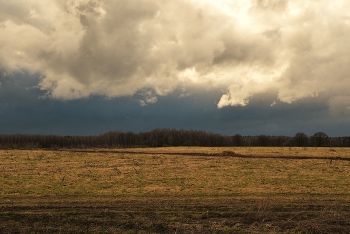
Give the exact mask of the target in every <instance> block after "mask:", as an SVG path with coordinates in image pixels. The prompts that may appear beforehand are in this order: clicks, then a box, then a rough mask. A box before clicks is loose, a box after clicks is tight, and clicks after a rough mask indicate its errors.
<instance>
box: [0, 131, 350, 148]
mask: <svg viewBox="0 0 350 234" xmlns="http://www.w3.org/2000/svg"><path fill="white" fill-rule="evenodd" d="M166 146H212V147H216V146H249V147H252V146H266V147H267V146H275V147H294V146H297V147H315V146H316V147H350V136H348V137H329V136H328V135H327V134H326V133H324V132H317V133H315V134H313V135H312V136H307V135H306V134H305V133H302V132H298V133H297V134H295V136H269V135H257V136H242V135H240V134H236V135H233V136H225V135H221V134H216V133H210V132H209V133H208V132H204V131H195V130H175V129H155V130H153V131H150V132H140V133H133V132H118V131H116V132H107V133H105V134H101V135H98V136H58V135H33V134H31V135H30V134H14V135H0V148H1V149H35V148H48V149H52V148H57V149H59V148H116V147H119V148H130V147H166Z"/></svg>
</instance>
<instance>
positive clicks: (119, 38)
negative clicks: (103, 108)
mask: <svg viewBox="0 0 350 234" xmlns="http://www.w3.org/2000/svg"><path fill="white" fill-rule="evenodd" d="M349 7H350V2H348V1H346V0H337V1H332V2H329V1H326V0H321V1H319V0H308V1H301V0H264V1H261V0H250V1H249V0H234V1H233V0H231V1H230V0H229V1H226V0H218V1H209V0H205V1H199V0H179V1H162V0H142V1H141V0H130V1H122V0H104V1H103V0H80V1H73V0H56V1H36V0H17V1H3V2H0V35H1V37H0V69H1V70H2V72H5V73H9V72H13V71H16V70H22V69H25V70H28V71H31V72H39V73H41V74H42V79H41V82H40V84H39V87H40V88H41V89H42V90H44V91H46V92H47V95H48V96H51V97H53V98H58V99H65V100H70V99H77V98H83V97H88V96H90V95H103V96H106V97H110V98H113V97H118V96H125V95H133V94H135V93H136V92H137V91H142V90H152V95H151V96H145V98H144V99H142V100H141V101H142V103H144V104H145V105H146V104H148V103H154V102H156V101H157V96H158V95H167V94H168V93H170V92H172V91H173V90H174V89H175V88H176V87H179V86H182V87H190V86H193V85H200V86H201V87H204V86H205V87H206V89H207V90H209V89H210V88H217V87H221V88H223V89H224V92H223V96H222V97H221V99H220V101H219V102H218V107H219V108H221V107H224V106H228V105H247V104H248V103H249V99H250V98H252V97H253V96H254V95H255V94H258V93H264V92H268V91H269V90H271V89H274V90H277V92H278V98H279V101H282V102H287V103H291V102H294V101H296V100H299V99H302V98H305V97H310V96H317V95H319V94H320V93H326V94H327V95H329V98H330V99H329V105H330V110H331V111H333V109H332V108H333V107H334V106H336V107H337V109H339V108H345V109H346V106H343V105H339V104H336V103H339V101H337V100H339V98H338V97H343V96H347V93H348V89H349V86H350V79H349V78H348V76H349V75H348V74H350V68H349V66H348V64H350V57H349V56H348V54H349V52H350V44H349V43H348V39H349V38H350V13H349V12H348V9H349ZM142 103H141V105H142ZM333 112H334V111H333ZM339 113H341V112H339Z"/></svg>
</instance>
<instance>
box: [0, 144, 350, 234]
mask: <svg viewBox="0 0 350 234" xmlns="http://www.w3.org/2000/svg"><path fill="white" fill-rule="evenodd" d="M0 162H1V164H0V165H1V166H0V188H1V190H0V232H1V233H350V186H349V184H350V149H348V148H288V147H287V148H271V147H265V148H255V147H251V148H250V147H241V148H240V147H231V148H209V147H169V148H132V149H111V150H108V149H88V150H74V149H67V150H2V151H0Z"/></svg>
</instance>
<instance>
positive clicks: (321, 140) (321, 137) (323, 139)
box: [312, 132, 329, 147]
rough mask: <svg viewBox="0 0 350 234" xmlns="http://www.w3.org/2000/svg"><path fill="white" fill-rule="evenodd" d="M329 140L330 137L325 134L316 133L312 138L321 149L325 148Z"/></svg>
mask: <svg viewBox="0 0 350 234" xmlns="http://www.w3.org/2000/svg"><path fill="white" fill-rule="evenodd" d="M328 140H329V137H328V135H327V134H326V133H324V132H316V133H315V134H314V135H313V136H312V142H313V143H314V145H315V146H317V147H321V146H324V145H325V144H326V143H327V142H328Z"/></svg>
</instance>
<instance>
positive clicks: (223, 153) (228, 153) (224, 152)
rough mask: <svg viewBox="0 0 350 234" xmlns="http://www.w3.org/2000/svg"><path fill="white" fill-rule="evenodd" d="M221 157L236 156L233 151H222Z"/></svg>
mask: <svg viewBox="0 0 350 234" xmlns="http://www.w3.org/2000/svg"><path fill="white" fill-rule="evenodd" d="M221 155H224V156H230V155H237V154H236V153H235V152H233V151H229V150H226V151H222V153H221Z"/></svg>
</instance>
